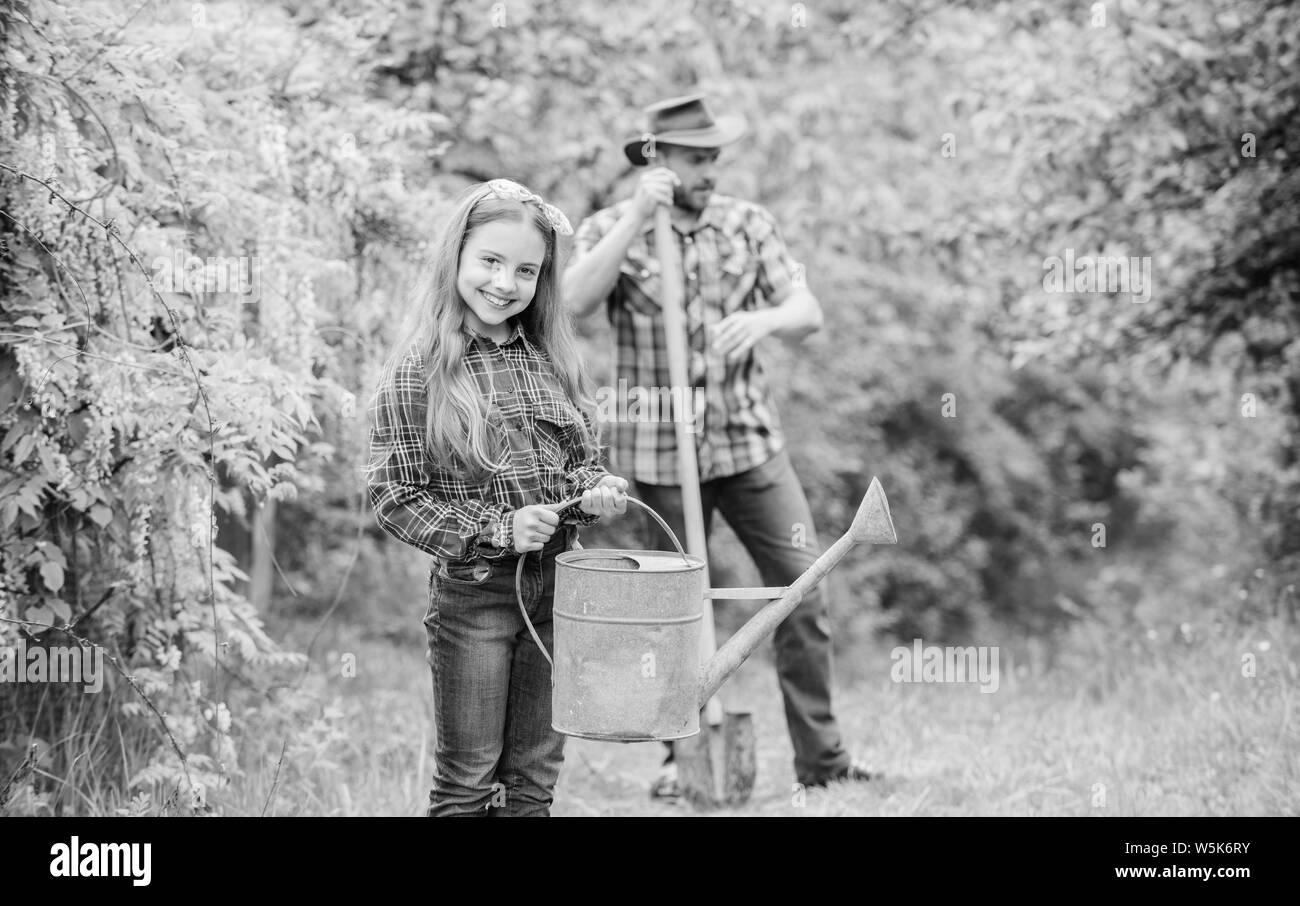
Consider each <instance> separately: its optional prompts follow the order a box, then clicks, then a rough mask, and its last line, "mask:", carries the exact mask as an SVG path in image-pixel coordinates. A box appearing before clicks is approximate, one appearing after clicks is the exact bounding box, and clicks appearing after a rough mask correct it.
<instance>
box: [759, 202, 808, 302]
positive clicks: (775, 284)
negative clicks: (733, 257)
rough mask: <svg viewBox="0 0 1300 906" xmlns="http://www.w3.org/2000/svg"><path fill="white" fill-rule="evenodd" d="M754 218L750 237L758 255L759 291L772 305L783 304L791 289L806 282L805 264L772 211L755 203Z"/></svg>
mask: <svg viewBox="0 0 1300 906" xmlns="http://www.w3.org/2000/svg"><path fill="white" fill-rule="evenodd" d="M750 220H751V225H750V230H749V235H750V240H751V241H752V242H753V247H754V253H755V255H756V256H757V258H758V276H757V287H758V290H759V292H761V293H762V294H763V298H764V299H765V301H766V302H767V303H768V304H769V305H780V304H781V303H782V302H784V301H785V298H786V296H788V295H790V292H791V290H793V289H794V288H795V287H796V286H802V285H804V284H805V279H804V274H803V265H801V264H799V263H798V262H797V261H795V259H794V256H792V255H791V254H790V250H789V249H788V248H786V244H785V240H784V239H782V238H781V231H780V229H778V228H777V225H776V220H775V218H773V217H772V215H771V213H769V212H768V211H767V210H766V209H764V208H760V207H757V206H755V207H754V210H753V212H752V214H751V218H750Z"/></svg>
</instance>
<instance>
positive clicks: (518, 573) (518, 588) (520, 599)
mask: <svg viewBox="0 0 1300 906" xmlns="http://www.w3.org/2000/svg"><path fill="white" fill-rule="evenodd" d="M627 500H628V503H635V504H636V505H637V506H639V507H641V509H643V510H645V511H646V512H647V513H649V514H650V515H651V516H653V517H654V520H655V522H657V523H659V527H660V528H661V529H663V530H664V531H665V532H666V533H667V534H668V537H669V539H670V540H671V541H672V542H673V547H675V548H677V553H679V554H681V555H682V559H683V560H685V561H686V563H687V565H690V562H691V560H690V558H689V557H687V556H686V549H685V548H683V547H682V543H681V542H680V541H678V540H677V535H676V533H674V532H673V530H672V529H671V528H669V527H668V523H667V522H665V521H664V517H662V516H660V515H659V514H658V513H656V512H655V511H654V509H653V508H652V507H651V506H650V504H648V503H643V502H642V501H640V500H637V499H636V498H635V497H632V496H630V495H629V496H628V498H627ZM581 501H582V498H581V497H574V498H572V499H569V500H565V501H562V502H561V503H550V504H546V508H547V509H548V510H552V511H554V512H556V513H559V512H560V511H561V510H567V509H568V508H569V507H571V506H573V505H574V504H575V503H579V502H581ZM527 558H528V555H527V554H520V555H519V563H518V564H516V566H515V601H516V602H517V603H518V604H519V613H520V615H521V616H523V618H524V625H526V626H527V627H528V632H529V634H530V635H531V636H532V637H533V641H534V642H536V643H537V647H538V649H539V650H540V651H541V652H542V657H544V658H546V663H548V664H550V665H551V681H552V682H554V680H555V661H553V660H551V655H550V652H548V651H547V650H546V646H545V645H543V644H542V639H541V637H540V636H538V634H537V630H536V629H534V628H533V621H532V620H530V619H528V609H527V608H526V607H524V561H525V560H526V559H527Z"/></svg>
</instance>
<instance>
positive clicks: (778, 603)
mask: <svg viewBox="0 0 1300 906" xmlns="http://www.w3.org/2000/svg"><path fill="white" fill-rule="evenodd" d="M858 543H864V544H897V543H898V534H897V533H896V532H895V531H894V520H893V518H892V517H891V516H890V515H889V501H888V499H886V497H885V489H884V488H883V487H881V485H880V481H879V479H877V478H875V477H873V478H872V479H871V484H870V485H869V486H868V487H867V493H866V494H865V495H864V496H863V498H862V503H861V504H859V506H858V511H857V513H856V514H855V515H854V517H853V523H852V525H850V526H849V530H848V531H847V532H845V533H844V535H843V536H842V537H841V538H840V539H839V540H838V541H836V542H835V543H834V544H832V545H831V546H830V547H828V548H827V549H826V551H825V552H824V553H823V554H822V555H821V556H820V557H818V558H817V560H816V562H814V563H813V565H812V566H810V567H808V569H806V570H805V571H804V572H803V574H802V575H801V576H799V578H798V579H796V580H795V582H794V584H793V585H791V586H790V587H789V588H787V589H785V590H784V591H783V592H782V593H781V596H780V597H778V598H777V599H776V600H774V601H772V603H770V604H768V605H767V606H766V607H764V608H763V609H762V610H760V611H759V612H758V613H756V614H754V616H753V617H752V618H750V620H749V622H748V623H746V624H745V625H744V626H742V627H740V629H738V630H737V631H736V632H735V633H734V634H733V635H732V636H731V638H729V639H728V640H727V642H726V644H724V645H723V646H722V647H721V648H719V649H718V651H717V653H716V654H714V655H713V657H712V658H711V659H710V660H709V662H708V663H707V664H705V665H704V667H703V669H702V670H701V671H700V706H701V707H703V706H704V703H705V702H707V701H708V700H709V699H711V698H712V697H713V696H714V695H715V694H716V693H717V691H718V689H720V688H721V687H722V684H723V683H725V682H726V681H727V680H728V679H729V678H730V677H731V675H732V674H733V673H735V672H736V670H737V669H739V667H740V665H741V664H743V663H744V662H745V659H746V658H748V657H749V656H750V655H751V654H753V653H754V652H755V651H756V650H757V649H758V646H759V645H760V644H762V642H763V640H764V639H766V638H767V637H768V636H769V635H771V634H772V633H773V632H775V631H776V627H777V626H779V625H780V624H781V621H782V620H784V619H785V618H786V617H788V616H789V615H790V614H791V613H793V612H794V609H795V608H796V607H798V606H799V602H800V601H802V600H803V597H804V595H806V594H807V593H808V592H809V591H811V590H812V589H813V587H814V586H816V585H817V583H818V582H820V581H821V580H822V579H823V578H824V577H825V576H826V574H827V573H829V572H830V571H831V570H832V569H834V568H835V565H836V564H838V563H839V562H840V560H842V559H844V555H845V554H847V553H848V552H849V549H850V548H852V547H853V546H854V545H855V544H858Z"/></svg>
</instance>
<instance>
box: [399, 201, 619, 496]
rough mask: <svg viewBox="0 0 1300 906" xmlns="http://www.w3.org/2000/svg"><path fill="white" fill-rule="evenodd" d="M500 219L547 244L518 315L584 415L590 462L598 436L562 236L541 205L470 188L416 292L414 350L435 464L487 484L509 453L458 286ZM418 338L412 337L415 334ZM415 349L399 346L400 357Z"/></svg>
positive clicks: (583, 430) (582, 436)
mask: <svg viewBox="0 0 1300 906" xmlns="http://www.w3.org/2000/svg"><path fill="white" fill-rule="evenodd" d="M495 221H514V222H522V223H530V224H532V226H533V227H534V228H535V229H536V230H537V232H538V234H539V235H540V236H541V237H542V241H543V243H544V244H545V246H546V253H545V257H544V258H543V260H542V266H541V268H540V270H539V271H538V275H537V288H536V291H535V293H534V295H533V300H532V302H531V303H529V305H528V307H527V308H526V309H524V311H523V312H522V313H520V314H519V315H518V316H517V319H518V321H519V326H520V327H521V328H522V329H523V331H524V333H525V334H526V335H527V336H528V339H529V340H531V341H532V342H533V343H534V344H535V345H537V346H538V347H539V348H540V349H541V350H542V352H543V354H544V355H545V356H546V357H547V359H549V360H550V363H551V366H552V368H553V369H554V371H555V376H556V377H557V378H558V379H559V382H560V386H561V387H562V389H563V390H564V393H565V395H566V396H567V397H568V398H569V401H570V402H571V403H572V404H573V405H574V406H575V408H577V409H578V413H577V415H578V417H577V418H576V423H577V425H578V430H579V436H580V442H581V444H582V447H583V451H584V453H585V454H586V455H587V456H591V455H592V454H594V452H595V450H596V444H597V438H595V437H593V436H592V434H591V431H590V430H589V428H588V425H587V420H586V419H585V418H584V417H583V416H582V413H583V412H585V411H588V410H590V409H591V408H592V406H593V400H592V395H591V393H590V390H589V387H588V381H587V375H586V370H585V368H584V366H583V360H582V357H581V356H580V355H579V353H578V343H577V338H576V335H575V333H574V330H573V324H572V320H571V316H570V314H569V313H568V312H567V311H565V310H564V309H563V308H562V306H561V297H560V270H559V267H558V264H557V261H556V252H557V244H558V243H557V239H556V231H555V228H554V226H553V225H552V221H551V219H550V217H548V215H547V213H546V211H544V210H543V208H542V204H541V203H540V200H538V201H515V200H513V199H510V198H502V197H499V196H498V195H497V194H496V193H494V192H493V191H492V190H491V188H490V187H489V185H488V184H487V183H480V184H478V185H474V186H470V187H469V188H468V189H466V190H465V192H464V193H462V195H461V196H460V198H459V199H458V200H457V204H456V207H455V209H454V210H453V211H452V214H451V217H450V219H449V221H448V223H447V226H446V228H445V229H444V230H443V232H442V235H441V238H440V239H439V241H438V246H437V248H436V249H435V250H434V253H433V255H432V256H431V258H430V261H429V264H428V266H427V267H426V268H425V273H424V275H423V277H422V279H421V281H420V285H419V286H418V288H417V289H416V293H415V330H414V340H413V341H414V344H415V348H416V349H417V351H418V352H419V353H420V354H421V356H422V357H423V359H424V362H425V392H426V395H427V398H428V418H427V421H426V424H425V441H426V443H427V445H428V448H429V454H430V457H431V458H432V460H433V461H434V462H435V463H436V464H437V465H438V466H439V467H440V468H444V469H447V470H448V471H451V472H453V473H456V474H459V475H463V476H468V477H470V478H473V479H474V480H477V481H484V480H486V479H487V478H488V477H490V475H491V474H492V473H493V472H494V471H496V470H497V469H498V468H500V467H501V465H502V463H503V460H504V458H505V457H506V455H507V454H508V446H507V444H506V441H505V438H504V436H500V435H498V436H497V437H495V438H493V437H491V436H490V432H489V425H488V419H487V413H488V405H489V401H488V400H486V399H484V398H483V394H482V392H481V391H480V389H479V386H478V384H477V383H476V382H475V380H474V377H473V375H471V374H470V373H469V369H468V368H467V367H466V366H465V349H466V343H467V342H469V341H470V338H469V337H468V336H467V334H466V333H465V332H464V330H463V328H464V326H465V312H466V308H467V306H466V304H465V302H464V300H462V299H461V296H460V292H459V290H457V288H456V277H457V274H458V273H459V271H460V256H461V252H462V250H463V249H464V248H465V243H466V241H467V240H468V238H469V235H470V233H472V232H473V231H474V230H475V229H477V228H478V227H481V226H483V225H484V224H487V223H493V222H495ZM409 335H410V334H404V336H409ZM409 349H410V341H403V342H401V343H399V349H398V350H397V352H396V358H398V359H400V358H401V357H402V356H403V355H404V354H405V353H406V352H407V351H408V350H409Z"/></svg>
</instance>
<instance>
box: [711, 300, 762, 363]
mask: <svg viewBox="0 0 1300 906" xmlns="http://www.w3.org/2000/svg"><path fill="white" fill-rule="evenodd" d="M776 328H777V324H776V322H775V320H774V319H773V317H772V310H771V309H766V310H763V311H738V312H735V313H734V314H730V315H727V317H725V318H723V319H722V320H721V321H720V322H719V323H718V325H717V326H716V327H714V328H713V349H714V351H715V352H717V353H719V354H720V355H723V356H726V358H727V361H729V362H734V361H737V360H739V359H741V358H743V357H744V356H745V355H746V354H747V353H748V352H749V351H750V350H751V349H753V348H754V345H755V344H756V343H757V342H758V341H759V340H761V339H763V337H765V336H767V335H768V334H770V333H772V332H773V331H775V330H776Z"/></svg>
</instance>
